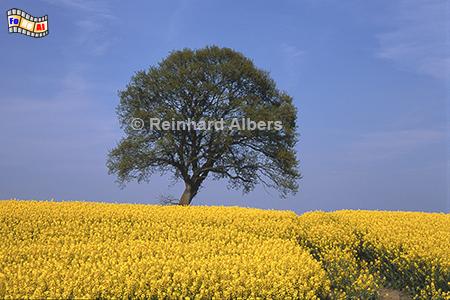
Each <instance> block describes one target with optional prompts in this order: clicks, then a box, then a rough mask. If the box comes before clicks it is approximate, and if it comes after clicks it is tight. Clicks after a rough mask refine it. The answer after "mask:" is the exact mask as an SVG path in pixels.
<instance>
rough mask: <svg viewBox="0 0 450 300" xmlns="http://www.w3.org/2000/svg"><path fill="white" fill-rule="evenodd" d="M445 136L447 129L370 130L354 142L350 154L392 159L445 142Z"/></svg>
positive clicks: (367, 158) (368, 158)
mask: <svg viewBox="0 0 450 300" xmlns="http://www.w3.org/2000/svg"><path fill="white" fill-rule="evenodd" d="M445 138H446V133H445V131H440V130H429V129H411V130H395V131H386V132H370V133H367V134H364V135H362V136H360V137H359V139H358V140H357V141H355V142H354V143H352V144H351V145H350V149H349V151H348V154H349V156H350V157H351V159H352V160H356V161H378V160H384V159H391V158H396V157H400V156H404V155H405V154H407V153H411V152H413V151H417V150H418V149H420V148H421V147H424V146H428V145H432V144H434V143H438V142H443V141H444V140H445Z"/></svg>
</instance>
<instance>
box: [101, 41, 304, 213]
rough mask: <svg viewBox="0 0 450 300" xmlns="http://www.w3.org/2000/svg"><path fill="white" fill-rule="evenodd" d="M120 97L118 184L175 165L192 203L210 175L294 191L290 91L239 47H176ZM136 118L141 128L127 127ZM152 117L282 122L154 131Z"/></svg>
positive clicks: (115, 153) (235, 183) (247, 187)
mask: <svg viewBox="0 0 450 300" xmlns="http://www.w3.org/2000/svg"><path fill="white" fill-rule="evenodd" d="M119 96H120V104H119V106H118V108H117V114H118V117H119V121H120V123H121V125H122V128H123V130H124V132H125V137H124V138H123V139H122V141H120V143H119V144H118V145H117V147H116V148H115V149H113V150H112V151H111V152H110V153H109V157H108V162H107V166H108V168H109V170H110V173H114V174H117V176H118V180H119V181H120V182H121V183H124V182H127V181H130V180H137V181H139V182H140V181H148V180H149V178H150V176H151V175H152V174H154V173H155V172H157V173H165V172H171V173H172V174H173V176H174V178H175V179H182V180H183V181H184V182H185V184H186V190H185V198H186V199H184V201H181V202H182V204H189V203H190V202H191V200H192V198H193V197H194V196H195V195H196V194H197V192H198V190H199V188H200V187H201V186H202V183H203V182H204V180H205V179H206V178H207V177H208V176H209V175H211V177H212V178H213V179H227V180H228V182H229V185H230V187H232V188H241V189H242V190H243V191H244V192H249V191H251V190H252V189H253V188H254V187H255V185H256V184H258V183H262V184H264V185H266V186H269V187H273V188H276V189H278V190H279V191H280V193H281V195H282V196H285V195H286V194H287V193H289V192H295V191H296V190H297V188H298V186H297V182H296V181H297V180H298V179H299V178H300V174H299V172H298V170H297V166H298V161H297V159H296V155H295V150H294V146H295V144H296V142H297V138H296V109H295V107H294V105H293V104H292V98H291V97H290V96H289V95H287V94H286V93H284V92H281V91H279V90H278V89H277V88H276V85H275V82H274V81H273V80H272V79H271V78H270V77H269V75H268V73H267V72H265V71H262V70H260V69H258V68H256V67H255V65H254V64H253V62H252V61H251V60H250V59H248V58H246V57H245V56H243V55H242V54H241V53H238V52H236V51H234V50H232V49H229V48H219V47H215V46H212V47H206V48H203V49H199V50H191V49H184V50H181V51H175V52H172V53H171V54H170V55H169V56H168V57H167V58H165V59H164V60H163V61H161V62H160V63H159V64H158V65H157V66H152V67H150V68H149V69H148V70H147V71H139V72H137V73H136V74H135V75H134V76H133V77H132V79H131V81H130V83H129V84H128V85H127V87H126V88H125V89H124V90H123V91H120V92H119ZM133 118H140V119H142V120H144V121H145V128H144V130H138V131H137V130H133V129H132V128H130V126H129V125H130V121H131V120H132V119H133ZM151 118H158V119H160V120H168V121H172V120H174V121H186V120H188V119H190V120H192V121H194V122H199V121H202V120H203V121H208V120H220V119H224V120H225V121H227V120H231V119H233V118H239V119H242V118H250V119H251V120H252V121H255V122H258V121H265V122H267V121H281V122H282V125H283V128H282V130H254V131H250V130H201V131H200V130H169V131H164V130H154V129H153V130H150V122H149V120H150V119H151ZM182 198H183V197H182ZM182 200H183V199H182Z"/></svg>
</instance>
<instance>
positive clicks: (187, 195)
mask: <svg viewBox="0 0 450 300" xmlns="http://www.w3.org/2000/svg"><path fill="white" fill-rule="evenodd" d="M196 194H197V190H196V189H195V187H193V186H192V185H191V184H189V183H186V187H185V189H184V192H183V194H182V195H181V197H180V202H178V204H179V205H183V206H187V205H190V204H191V201H192V198H194V196H195V195H196Z"/></svg>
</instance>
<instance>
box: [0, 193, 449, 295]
mask: <svg viewBox="0 0 450 300" xmlns="http://www.w3.org/2000/svg"><path fill="white" fill-rule="evenodd" d="M0 219H1V222H0V298H9V299H13V298H14V299H15V298H39V299H41V298H142V299H156V298H158V299H174V298H183V299H211V298H215V299H230V298H232V299H236V298H242V299H248V298H251V299H257V298H260V299H267V298H272V299H374V298H376V297H377V296H378V292H379V290H380V288H381V287H392V288H395V289H402V290H405V291H408V293H410V294H411V295H414V296H415V297H416V298H418V299H450V292H449V281H450V253H449V251H448V249H449V245H450V215H448V214H430V213H412V212H411V213H409V212H371V211H338V212H333V213H324V212H312V213H307V214H304V215H301V216H297V215H296V214H294V213H293V212H289V211H270V210H258V209H248V208H238V207H195V206H194V207H179V206H156V205H136V204H103V203H83V202H60V203H57V202H37V201H13V200H5V201H0Z"/></svg>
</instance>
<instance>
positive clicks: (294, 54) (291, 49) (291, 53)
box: [281, 43, 305, 60]
mask: <svg viewBox="0 0 450 300" xmlns="http://www.w3.org/2000/svg"><path fill="white" fill-rule="evenodd" d="M281 50H282V51H283V53H284V54H285V55H286V56H287V57H288V58H290V59H294V60H297V59H299V58H301V57H302V56H303V55H305V51H303V50H301V49H299V48H297V47H296V46H293V45H290V44H286V43H283V44H281Z"/></svg>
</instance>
